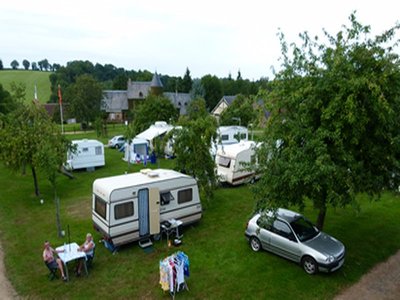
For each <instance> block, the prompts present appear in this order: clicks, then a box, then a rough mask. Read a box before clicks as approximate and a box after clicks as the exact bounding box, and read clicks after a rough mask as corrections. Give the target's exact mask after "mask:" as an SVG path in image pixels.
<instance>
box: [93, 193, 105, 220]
mask: <svg viewBox="0 0 400 300" xmlns="http://www.w3.org/2000/svg"><path fill="white" fill-rule="evenodd" d="M94 211H95V212H96V213H97V214H99V215H100V216H101V217H102V218H103V219H104V220H106V219H107V218H106V212H107V204H106V202H105V201H104V200H103V199H101V198H100V197H99V196H96V195H95V196H94Z"/></svg>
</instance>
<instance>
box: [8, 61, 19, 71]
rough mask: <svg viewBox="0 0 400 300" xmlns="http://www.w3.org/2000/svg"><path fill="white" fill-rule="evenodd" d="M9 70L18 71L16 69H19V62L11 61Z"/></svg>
mask: <svg viewBox="0 0 400 300" xmlns="http://www.w3.org/2000/svg"><path fill="white" fill-rule="evenodd" d="M10 65H11V68H13V70H16V69H18V67H19V62H18V61H17V60H15V59H14V60H13V61H12V62H11V64H10Z"/></svg>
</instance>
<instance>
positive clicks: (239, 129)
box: [217, 126, 249, 145]
mask: <svg viewBox="0 0 400 300" xmlns="http://www.w3.org/2000/svg"><path fill="white" fill-rule="evenodd" d="M217 134H218V139H219V141H218V142H219V143H220V144H222V145H227V144H235V143H239V142H240V141H247V140H248V135H249V133H248V130H247V128H246V127H243V126H219V127H218V129H217Z"/></svg>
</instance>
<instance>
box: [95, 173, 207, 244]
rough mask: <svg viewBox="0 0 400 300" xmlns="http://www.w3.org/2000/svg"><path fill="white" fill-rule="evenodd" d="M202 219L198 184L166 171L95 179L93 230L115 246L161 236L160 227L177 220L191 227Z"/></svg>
mask: <svg viewBox="0 0 400 300" xmlns="http://www.w3.org/2000/svg"><path fill="white" fill-rule="evenodd" d="M201 217H202V206H201V203H200V198H199V191H198V186H197V181H196V180H195V179H194V178H193V177H190V176H188V175H185V174H182V173H179V172H176V171H173V170H166V169H156V170H150V169H145V170H141V171H140V172H137V173H131V174H125V175H119V176H113V177H106V178H100V179H96V180H95V181H94V183H93V199H92V220H93V224H94V227H95V228H96V230H97V231H99V232H100V233H101V234H102V235H103V236H104V239H105V240H107V241H109V242H111V243H112V244H113V246H115V247H116V246H120V245H123V244H127V243H130V242H134V241H139V242H140V241H143V240H148V239H150V238H151V237H157V236H159V235H160V226H161V225H160V224H161V223H162V222H165V221H168V220H171V219H175V220H179V221H181V222H182V225H183V226H184V225H188V224H191V223H194V222H197V221H199V220H200V219H201Z"/></svg>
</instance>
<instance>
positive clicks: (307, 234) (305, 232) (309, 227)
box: [290, 217, 319, 242]
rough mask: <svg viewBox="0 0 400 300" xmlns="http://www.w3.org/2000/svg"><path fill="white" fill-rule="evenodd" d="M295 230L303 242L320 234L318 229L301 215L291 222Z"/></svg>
mask: <svg viewBox="0 0 400 300" xmlns="http://www.w3.org/2000/svg"><path fill="white" fill-rule="evenodd" d="M290 226H292V229H293V231H294V232H295V233H296V235H297V237H298V239H299V240H300V241H301V242H304V241H307V240H310V239H312V238H313V237H315V236H316V235H317V234H318V232H319V231H318V230H317V229H316V228H315V227H314V226H313V224H311V222H310V221H308V220H307V219H305V218H304V217H299V218H297V219H295V220H294V221H292V222H291V223H290Z"/></svg>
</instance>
